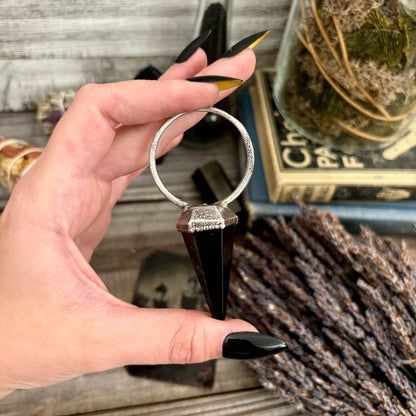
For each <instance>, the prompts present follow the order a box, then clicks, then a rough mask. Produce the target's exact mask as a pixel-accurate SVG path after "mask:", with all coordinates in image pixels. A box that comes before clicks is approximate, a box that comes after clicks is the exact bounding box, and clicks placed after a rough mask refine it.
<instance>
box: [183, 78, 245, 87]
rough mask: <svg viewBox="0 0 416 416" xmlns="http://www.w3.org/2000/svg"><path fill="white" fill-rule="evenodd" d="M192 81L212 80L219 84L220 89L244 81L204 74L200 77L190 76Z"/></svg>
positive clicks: (235, 85) (237, 84)
mask: <svg viewBox="0 0 416 416" xmlns="http://www.w3.org/2000/svg"><path fill="white" fill-rule="evenodd" d="M187 81H192V82H212V83H214V84H217V85H218V87H219V89H220V91H222V90H226V89H228V88H233V87H238V86H239V85H240V84H241V83H242V82H243V81H242V80H241V79H237V78H230V77H223V76H220V75H203V76H200V77H193V78H188V79H187Z"/></svg>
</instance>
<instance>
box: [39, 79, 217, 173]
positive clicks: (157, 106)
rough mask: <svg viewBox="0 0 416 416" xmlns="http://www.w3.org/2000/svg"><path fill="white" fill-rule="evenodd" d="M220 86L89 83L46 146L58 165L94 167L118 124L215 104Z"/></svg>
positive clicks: (85, 170)
mask: <svg viewBox="0 0 416 416" xmlns="http://www.w3.org/2000/svg"><path fill="white" fill-rule="evenodd" d="M218 91H219V89H218V87H217V86H216V85H213V84H210V83H193V82H189V81H186V80H160V81H147V80H134V81H124V82H119V83H113V84H103V85H95V84H91V85H86V86H84V87H82V88H81V89H80V90H79V91H78V93H77V94H76V96H75V99H74V101H73V102H72V104H71V106H70V108H69V109H68V111H67V112H66V113H65V114H64V116H63V117H62V119H61V120H60V122H59V123H58V125H57V126H56V128H55V130H54V132H53V135H52V136H51V139H50V141H49V143H48V146H47V148H46V149H45V152H44V158H43V161H44V163H46V162H45V161H49V163H52V164H54V165H55V166H54V168H55V169H59V170H62V169H64V170H65V171H66V172H69V173H71V172H72V173H74V172H76V173H77V174H88V173H90V172H91V171H92V170H93V169H94V167H95V166H96V165H97V163H98V162H99V161H100V159H101V158H102V157H103V156H104V155H105V154H106V152H107V151H108V149H109V148H110V146H111V144H112V142H113V139H114V136H115V131H116V128H117V126H119V125H138V124H142V123H148V122H152V121H155V120H160V119H163V118H167V117H170V116H172V115H175V114H178V113H181V112H186V111H193V110H195V109H198V108H201V107H206V106H211V105H212V104H213V103H214V102H215V100H216V98H217V96H218Z"/></svg>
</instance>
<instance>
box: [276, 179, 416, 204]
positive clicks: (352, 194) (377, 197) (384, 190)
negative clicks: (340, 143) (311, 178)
mask: <svg viewBox="0 0 416 416" xmlns="http://www.w3.org/2000/svg"><path fill="white" fill-rule="evenodd" d="M294 193H295V194H296V195H297V196H298V197H299V198H300V199H301V200H302V201H304V202H312V203H325V202H331V201H334V202H338V201H368V202H371V201H373V202H396V201H416V184H415V186H414V187H409V186H400V185H392V186H370V185H368V186H367V185H360V186H349V185H342V184H338V185H325V184H322V185H298V184H285V183H283V184H281V186H280V187H279V191H278V193H277V197H276V202H292V195H293V194H294Z"/></svg>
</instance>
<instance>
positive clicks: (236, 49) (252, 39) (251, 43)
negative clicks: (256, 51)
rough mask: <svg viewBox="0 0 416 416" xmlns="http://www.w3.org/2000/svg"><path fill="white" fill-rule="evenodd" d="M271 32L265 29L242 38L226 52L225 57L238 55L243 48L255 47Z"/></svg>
mask: <svg viewBox="0 0 416 416" xmlns="http://www.w3.org/2000/svg"><path fill="white" fill-rule="evenodd" d="M269 33H270V30H265V31H264V32H259V33H255V34H254V35H251V36H249V37H247V38H245V39H243V40H240V42H238V43H236V44H235V45H234V46H232V47H231V48H230V49H228V51H227V52H225V54H224V55H223V58H229V57H231V56H234V55H237V54H238V53H240V52H241V51H242V50H244V49H246V48H250V49H253V48H254V47H255V46H256V45H257V44H258V43H259V42H260V41H261V40H263V39H264V38H265V37H266V36H267V35H268V34H269Z"/></svg>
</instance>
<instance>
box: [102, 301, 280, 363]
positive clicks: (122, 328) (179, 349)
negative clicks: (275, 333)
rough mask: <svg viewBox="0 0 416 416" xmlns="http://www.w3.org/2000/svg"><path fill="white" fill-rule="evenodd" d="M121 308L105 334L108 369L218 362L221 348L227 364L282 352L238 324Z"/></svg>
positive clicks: (186, 313) (195, 313)
mask: <svg viewBox="0 0 416 416" xmlns="http://www.w3.org/2000/svg"><path fill="white" fill-rule="evenodd" d="M123 308H124V311H122V313H120V314H117V315H118V316H117V317H116V320H117V321H118V322H117V324H116V325H111V328H112V330H111V331H109V328H107V330H106V333H107V334H110V336H111V337H112V338H113V339H112V340H107V342H108V341H110V344H107V345H111V360H113V362H112V363H111V365H112V366H121V365H127V364H189V363H197V362H202V361H207V360H211V359H216V358H220V357H222V356H223V351H224V346H225V348H226V350H227V354H225V355H226V356H229V357H230V358H256V357H259V356H265V355H268V354H272V353H273V354H275V353H277V352H280V351H282V350H284V349H285V348H286V345H285V344H284V343H283V342H282V341H280V340H277V339H275V338H272V337H269V336H265V335H260V334H258V333H257V330H256V328H255V327H254V326H252V325H251V324H249V323H248V322H245V321H241V320H238V319H232V320H227V321H219V320H216V319H213V318H211V317H210V315H209V314H208V313H205V312H201V311H193V310H184V309H150V308H138V307H135V306H133V305H128V306H123ZM120 312H121V311H120ZM230 334H234V335H232V336H231V337H230ZM237 334H239V335H237ZM240 338H241V339H240ZM224 341H225V344H224ZM231 344H232V345H231ZM234 350H235V354H234V353H233V351H234ZM246 350H247V351H246ZM248 350H250V351H248ZM247 354H248V355H247ZM253 354H254V356H253ZM250 355H251V356H250Z"/></svg>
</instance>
